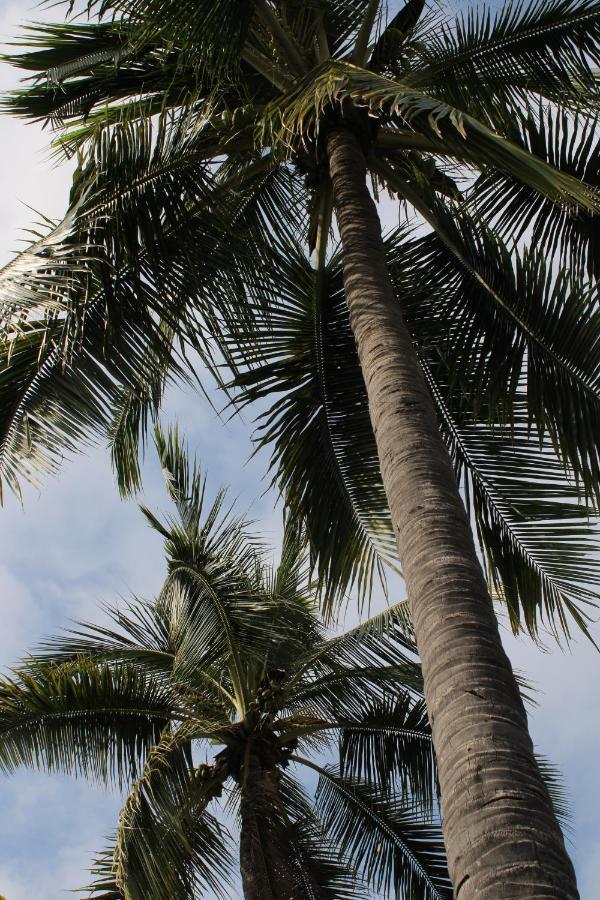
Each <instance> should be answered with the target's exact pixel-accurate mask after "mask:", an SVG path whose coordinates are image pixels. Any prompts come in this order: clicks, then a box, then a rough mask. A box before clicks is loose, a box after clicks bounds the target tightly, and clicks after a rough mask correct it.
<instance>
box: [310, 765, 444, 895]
mask: <svg viewBox="0 0 600 900" xmlns="http://www.w3.org/2000/svg"><path fill="white" fill-rule="evenodd" d="M293 759H296V757H293ZM298 761H299V762H302V763H303V764H304V765H306V766H308V767H309V768H312V769H314V770H315V771H316V772H318V773H319V776H320V778H319V786H318V789H317V799H316V808H317V813H318V815H319V816H320V818H322V820H323V821H324V823H325V826H326V828H327V830H328V832H329V833H330V834H331V836H332V838H333V839H334V840H335V841H336V842H337V843H338V845H339V846H340V848H341V850H342V852H343V853H347V854H348V855H349V856H350V857H351V859H352V860H353V861H354V862H355V864H356V865H358V866H359V869H360V870H361V871H362V872H363V873H364V876H365V878H366V879H367V881H368V883H369V884H370V885H371V887H372V888H373V889H374V890H376V891H379V892H383V893H384V894H385V895H387V896H398V895H402V894H407V895H408V896H410V895H411V894H415V895H417V896H420V897H423V898H424V900H442V898H449V897H451V896H452V888H451V884H450V878H449V876H448V872H447V869H446V862H445V856H444V849H443V846H444V845H443V840H442V833H441V828H440V827H439V825H434V824H432V823H431V821H424V820H423V819H422V817H420V816H419V814H418V813H415V811H414V809H413V808H412V807H411V806H403V804H402V802H401V801H399V800H398V799H397V798H394V797H390V796H389V795H386V794H384V793H380V792H378V791H377V790H376V789H374V788H373V787H372V786H371V785H368V784H365V783H361V782H358V781H352V780H350V779H348V778H343V777H342V776H340V775H338V774H337V773H336V772H335V771H334V770H332V769H326V768H323V767H321V766H317V765H315V764H314V763H312V762H310V761H308V760H304V759H298Z"/></svg>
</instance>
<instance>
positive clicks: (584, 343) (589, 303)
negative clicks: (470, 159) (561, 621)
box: [390, 203, 600, 502]
mask: <svg viewBox="0 0 600 900" xmlns="http://www.w3.org/2000/svg"><path fill="white" fill-rule="evenodd" d="M432 221H433V222H434V226H435V229H436V230H435V233H433V234H431V235H430V236H428V237H425V238H423V239H419V240H418V241H416V242H415V244H414V245H413V246H412V247H409V245H405V246H404V247H402V248H401V252H400V254H399V256H398V258H397V259H394V258H393V257H392V258H391V260H390V262H391V270H392V279H393V280H394V283H395V286H396V291H397V294H398V298H399V301H400V303H401V304H402V307H403V310H404V312H405V315H406V318H407V321H408V323H409V327H410V328H411V330H412V332H413V334H414V336H415V339H416V341H417V342H418V343H419V344H420V345H421V346H428V347H432V346H433V345H437V353H438V355H441V356H443V358H444V361H445V363H446V365H447V367H448V369H449V371H450V373H451V376H452V378H453V380H454V383H455V384H457V385H458V387H459V389H460V390H461V392H462V393H463V394H464V402H465V404H467V406H469V405H470V408H471V409H472V410H473V412H474V414H475V415H478V412H479V407H480V406H481V403H482V402H485V403H487V404H488V416H490V417H491V418H492V419H493V420H495V421H499V422H502V421H506V422H507V423H508V422H509V421H510V416H511V409H512V405H513V400H514V397H515V394H516V392H517V391H518V390H520V389H521V388H522V387H523V386H524V385H525V390H526V399H527V408H528V415H529V420H530V423H532V424H535V428H536V430H537V433H538V437H539V438H540V439H542V438H543V437H544V435H546V434H549V436H550V438H551V440H552V443H553V445H554V447H555V448H556V450H557V452H558V453H559V455H560V456H561V458H562V460H563V461H564V463H565V466H566V467H567V468H569V469H570V470H571V472H572V473H573V475H574V478H575V479H576V480H577V481H578V482H579V483H580V485H581V488H582V493H583V494H584V495H585V496H586V497H588V498H589V499H590V500H591V501H593V502H598V484H599V472H600V467H599V464H600V456H599V452H600V447H599V445H598V434H597V428H596V424H595V423H596V421H597V419H598V415H599V413H600V405H599V404H600V368H599V365H598V360H599V358H600V357H599V353H598V348H599V347H600V314H599V311H598V305H597V299H596V290H595V287H594V286H593V285H586V284H582V283H581V282H580V281H578V280H576V279H573V278H572V277H571V274H570V272H569V271H568V270H566V269H565V270H559V271H553V270H552V267H551V266H550V265H548V263H547V261H546V259H545V258H544V255H543V254H542V253H539V252H536V251H528V250H525V251H523V252H522V253H518V252H516V251H513V252H512V253H511V252H510V251H509V249H508V247H507V246H506V245H505V244H504V243H503V242H502V241H501V240H500V238H499V237H498V236H497V235H495V234H494V233H493V232H491V231H490V230H489V229H487V228H486V227H484V226H483V225H482V224H481V223H479V222H477V221H476V220H474V219H473V218H472V217H470V216H469V215H468V214H467V213H466V212H464V213H463V212H461V211H460V210H459V209H454V210H452V212H450V211H448V210H445V209H444V208H443V207H442V206H441V204H439V203H438V204H437V206H436V207H435V208H434V213H433V219H432ZM469 395H471V396H470V397H469Z"/></svg>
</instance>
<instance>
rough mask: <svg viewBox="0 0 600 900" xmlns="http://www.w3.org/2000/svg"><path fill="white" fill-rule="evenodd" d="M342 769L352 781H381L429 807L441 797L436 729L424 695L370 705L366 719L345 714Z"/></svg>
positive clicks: (341, 739) (408, 797)
mask: <svg viewBox="0 0 600 900" xmlns="http://www.w3.org/2000/svg"><path fill="white" fill-rule="evenodd" d="M339 725H340V727H341V729H342V731H341V734H340V737H339V750H340V773H341V775H342V776H343V777H345V778H348V779H350V780H351V781H366V782H369V783H370V784H379V785H381V787H382V788H383V789H385V790H389V791H390V793H393V794H394V795H399V796H401V797H405V798H406V800H407V801H408V800H409V799H410V798H413V800H416V801H418V802H419V803H420V804H421V805H422V806H423V808H424V809H429V808H431V807H432V806H433V804H434V801H435V797H436V783H435V760H434V755H433V745H432V741H431V729H430V727H429V722H428V719H427V710H426V708H425V702H424V701H423V700H415V699H414V698H413V697H412V696H411V695H410V694H409V693H406V694H397V695H392V696H389V697H384V698H383V699H382V700H379V701H377V702H375V703H369V704H365V710H364V713H363V715H362V716H361V717H360V718H357V719H355V720H350V719H341V720H340V722H339Z"/></svg>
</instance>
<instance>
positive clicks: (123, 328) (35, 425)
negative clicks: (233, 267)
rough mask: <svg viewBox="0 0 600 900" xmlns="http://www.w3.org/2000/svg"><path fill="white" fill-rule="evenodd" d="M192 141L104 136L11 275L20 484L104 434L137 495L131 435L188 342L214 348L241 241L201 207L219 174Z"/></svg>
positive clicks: (10, 454)
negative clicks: (56, 220)
mask: <svg viewBox="0 0 600 900" xmlns="http://www.w3.org/2000/svg"><path fill="white" fill-rule="evenodd" d="M163 124H164V123H163ZM176 130H177V129H176ZM184 130H185V128H184ZM188 138H189V139H191V138H190V134H189V133H188ZM188 138H186V137H185V136H184V132H183V131H179V137H177V136H176V134H175V132H173V131H170V132H169V136H168V137H167V135H166V131H165V130H164V129H162V130H161V126H160V125H159V127H158V134H156V133H155V131H154V129H153V128H152V127H151V126H143V127H141V126H140V125H139V124H133V123H132V124H130V125H127V126H122V127H120V128H118V129H116V130H115V131H114V132H113V133H112V137H111V136H110V135H109V134H105V135H104V136H103V137H102V139H101V140H100V144H99V146H98V147H97V148H96V151H95V152H94V153H93V154H92V156H91V158H90V160H89V162H88V168H87V174H85V173H83V172H82V173H81V179H80V182H79V183H78V186H77V193H76V196H75V197H74V200H73V205H72V208H71V211H70V213H69V214H68V215H67V217H66V218H65V220H64V222H63V223H62V224H61V226H59V227H58V228H55V229H53V230H52V231H51V232H50V234H49V235H47V236H46V237H45V238H42V239H41V240H40V241H39V242H38V243H37V244H36V245H34V247H33V248H31V249H30V250H29V251H27V252H26V253H25V254H22V255H21V256H20V257H17V259H16V260H15V261H14V262H13V263H11V264H9V266H7V267H6V268H5V269H4V270H3V272H2V274H1V276H0V303H1V306H2V328H3V338H4V340H3V343H2V362H3V366H2V369H3V371H2V382H3V384H2V385H0V391H2V389H3V387H4V384H5V385H6V392H7V393H6V400H4V398H2V400H0V409H1V410H2V413H4V418H3V420H2V422H1V423H0V471H2V470H4V472H5V473H6V474H5V477H6V478H9V479H10V481H9V483H10V485H11V487H13V488H15V489H18V480H19V476H21V477H25V478H29V479H31V478H32V477H34V474H35V469H36V467H37V468H39V469H41V470H42V471H46V470H52V468H53V467H56V465H57V463H58V461H60V459H61V457H62V455H63V453H64V452H65V451H71V450H72V449H73V448H74V446H75V445H76V444H77V443H78V441H80V440H82V439H83V440H85V439H86V438H90V437H94V436H96V435H97V434H99V433H103V432H106V431H107V430H108V431H109V432H110V433H111V435H112V436H114V437H115V439H116V440H115V442H114V443H113V449H114V458H115V461H116V462H117V463H118V466H119V473H120V481H121V484H122V487H123V489H124V490H130V489H131V488H132V487H135V485H136V477H137V475H136V465H137V459H136V452H135V451H136V450H137V443H138V442H139V439H140V438H139V432H140V428H139V427H138V428H137V429H136V428H135V426H136V425H138V426H139V424H140V422H141V424H142V425H143V421H144V420H143V416H144V415H146V417H147V412H146V411H147V409H148V408H150V411H151V412H154V411H155V409H156V406H157V404H158V402H159V400H160V397H161V393H162V389H163V388H164V384H165V382H166V381H168V379H169V377H182V376H183V374H184V371H185V370H186V369H188V368H189V366H188V363H187V362H186V361H185V359H184V357H183V356H182V342H184V346H185V344H187V346H189V347H191V348H193V349H194V350H195V351H196V353H199V354H200V358H203V357H204V358H205V357H206V354H207V352H209V351H208V348H207V343H206V329H207V328H208V322H211V323H212V322H213V320H214V318H215V316H216V315H217V310H218V306H219V303H218V300H217V296H218V295H219V290H220V288H219V284H218V280H217V272H218V271H219V268H220V267H221V266H224V269H223V279H221V285H222V286H223V287H224V285H225V284H226V283H227V280H228V278H229V277H230V275H231V272H230V257H229V251H230V250H231V245H232V244H231V242H232V241H233V242H235V236H234V235H229V238H228V239H227V241H226V239H225V236H224V232H223V227H222V225H220V224H217V220H216V215H215V213H214V211H213V212H211V213H209V211H208V209H207V208H203V207H204V206H205V205H206V206H208V204H207V200H206V194H205V191H206V190H207V189H208V184H209V182H210V176H209V175H207V173H206V167H205V163H204V162H203V161H202V159H201V158H200V157H202V155H203V151H202V150H198V152H199V154H200V157H198V156H197V155H196V151H195V150H194V151H192V152H190V145H189V144H188V143H187V140H188ZM178 142H179V145H178ZM201 143H202V141H201ZM177 145H178V146H177ZM111 171H112V173H113V174H110V172H111ZM117 171H119V172H121V175H120V176H119V178H120V181H119V179H117V181H118V184H117V183H116V182H115V181H114V178H113V175H114V174H115V173H116V172H117ZM205 176H206V177H205ZM250 178H251V176H250ZM203 184H204V187H203ZM259 194H260V189H259ZM243 199H245V198H243ZM236 202H238V201H237V200H236ZM258 206H259V208H260V203H259V204H258ZM190 217H191V218H190ZM192 223H193V224H192ZM226 233H227V232H225V234H226ZM226 243H227V247H226V246H225V245H226ZM243 246H244V247H245V248H246V250H244V253H245V252H246V251H247V250H248V243H247V238H246V240H245V241H244V242H243ZM238 259H240V260H241V257H238ZM225 263H226V265H225ZM227 273H229V274H227ZM235 277H236V276H234V281H235ZM233 292H234V291H233V290H232V289H231V287H230V289H229V291H228V292H227V296H228V297H230V296H231V295H232V293H233ZM203 320H204V328H205V331H204V333H203V325H202V321H203ZM210 327H211V328H214V326H213V325H211V326H210ZM174 334H177V340H176V341H174V338H173V335H174ZM149 367H151V368H152V373H153V374H152V377H151V378H149V377H148V369H149ZM17 378H18V393H17V394H15V393H14V387H15V381H16V379H17ZM149 383H151V384H152V388H151V389H150V388H149ZM11 385H12V389H11ZM127 400H128V401H129V404H128V406H127V407H126V409H125V412H124V414H123V403H124V402H126V401H127ZM132 409H133V419H131V418H130V419H128V418H127V416H128V415H130V414H131V412H132ZM119 412H121V413H122V415H121V418H120V421H119V423H118V424H117V425H116V426H115V415H118V414H119ZM124 425H125V426H126V428H125V433H124V432H123V426H124ZM119 427H120V428H121V430H120V431H119ZM136 431H137V433H136Z"/></svg>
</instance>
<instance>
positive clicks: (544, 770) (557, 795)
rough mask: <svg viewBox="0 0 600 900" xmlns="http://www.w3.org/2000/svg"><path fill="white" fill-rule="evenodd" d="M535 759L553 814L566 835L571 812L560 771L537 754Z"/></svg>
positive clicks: (569, 825)
mask: <svg viewBox="0 0 600 900" xmlns="http://www.w3.org/2000/svg"><path fill="white" fill-rule="evenodd" d="M535 758H536V762H537V765H538V769H539V770H540V772H541V775H542V778H543V779H544V783H545V785H546V787H547V788H548V792H549V793H550V797H551V798H552V805H553V807H554V812H555V813H556V818H557V819H558V821H559V822H560V825H561V828H562V829H563V831H564V832H567V833H568V831H569V830H570V828H571V817H572V810H571V805H570V801H569V797H568V794H567V791H566V789H565V785H564V782H563V777H562V773H561V771H560V769H559V768H558V767H557V766H556V765H555V764H554V763H552V762H550V760H548V759H546V757H545V756H540V755H539V753H536V757H535Z"/></svg>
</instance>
